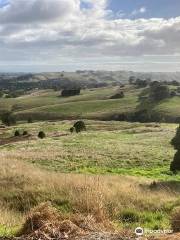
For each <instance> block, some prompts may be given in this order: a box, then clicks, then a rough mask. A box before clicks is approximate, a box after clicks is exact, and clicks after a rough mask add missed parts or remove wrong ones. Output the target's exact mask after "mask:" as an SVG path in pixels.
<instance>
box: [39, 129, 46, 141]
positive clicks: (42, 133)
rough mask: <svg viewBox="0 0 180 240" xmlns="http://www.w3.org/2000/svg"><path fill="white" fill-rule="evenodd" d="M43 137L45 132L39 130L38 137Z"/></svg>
mask: <svg viewBox="0 0 180 240" xmlns="http://www.w3.org/2000/svg"><path fill="white" fill-rule="evenodd" d="M45 137H46V134H45V133H44V132H43V131H40V132H39V133H38V138H41V139H43V138H45Z"/></svg>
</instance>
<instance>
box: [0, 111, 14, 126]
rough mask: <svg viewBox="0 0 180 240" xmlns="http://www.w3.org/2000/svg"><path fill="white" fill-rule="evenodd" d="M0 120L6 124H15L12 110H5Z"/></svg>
mask: <svg viewBox="0 0 180 240" xmlns="http://www.w3.org/2000/svg"><path fill="white" fill-rule="evenodd" d="M1 121H2V123H3V124H5V125H7V126H11V125H13V124H16V119H15V117H14V116H13V114H12V112H6V113H4V114H3V115H2V116H1Z"/></svg>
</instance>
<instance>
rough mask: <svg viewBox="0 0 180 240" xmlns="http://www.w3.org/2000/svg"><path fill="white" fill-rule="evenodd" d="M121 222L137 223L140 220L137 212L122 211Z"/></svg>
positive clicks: (130, 210)
mask: <svg viewBox="0 0 180 240" xmlns="http://www.w3.org/2000/svg"><path fill="white" fill-rule="evenodd" d="M120 220H121V221H122V222H123V223H135V222H139V220H140V218H139V214H138V212H136V210H133V209H127V210H124V211H122V213H121V214H120Z"/></svg>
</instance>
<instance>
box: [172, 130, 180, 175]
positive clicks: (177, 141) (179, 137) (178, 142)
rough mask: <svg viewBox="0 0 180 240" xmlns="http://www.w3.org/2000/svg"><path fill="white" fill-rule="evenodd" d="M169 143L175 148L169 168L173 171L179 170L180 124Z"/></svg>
mask: <svg viewBox="0 0 180 240" xmlns="http://www.w3.org/2000/svg"><path fill="white" fill-rule="evenodd" d="M171 145H172V146H173V147H174V149H176V150H177V152H176V154H175V155H174V159H173V161H172V162H171V165H170V170H171V171H172V172H174V173H176V172H177V171H180V126H179V127H178V128H177V131H176V135H175V137H174V138H173V139H172V140H171Z"/></svg>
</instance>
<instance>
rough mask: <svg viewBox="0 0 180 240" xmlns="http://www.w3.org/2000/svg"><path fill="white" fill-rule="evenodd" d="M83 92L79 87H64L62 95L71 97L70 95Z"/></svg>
mask: <svg viewBox="0 0 180 240" xmlns="http://www.w3.org/2000/svg"><path fill="white" fill-rule="evenodd" d="M80 92H81V89H80V88H77V89H64V90H62V92H61V96H62V97H70V96H75V95H79V94H80Z"/></svg>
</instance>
